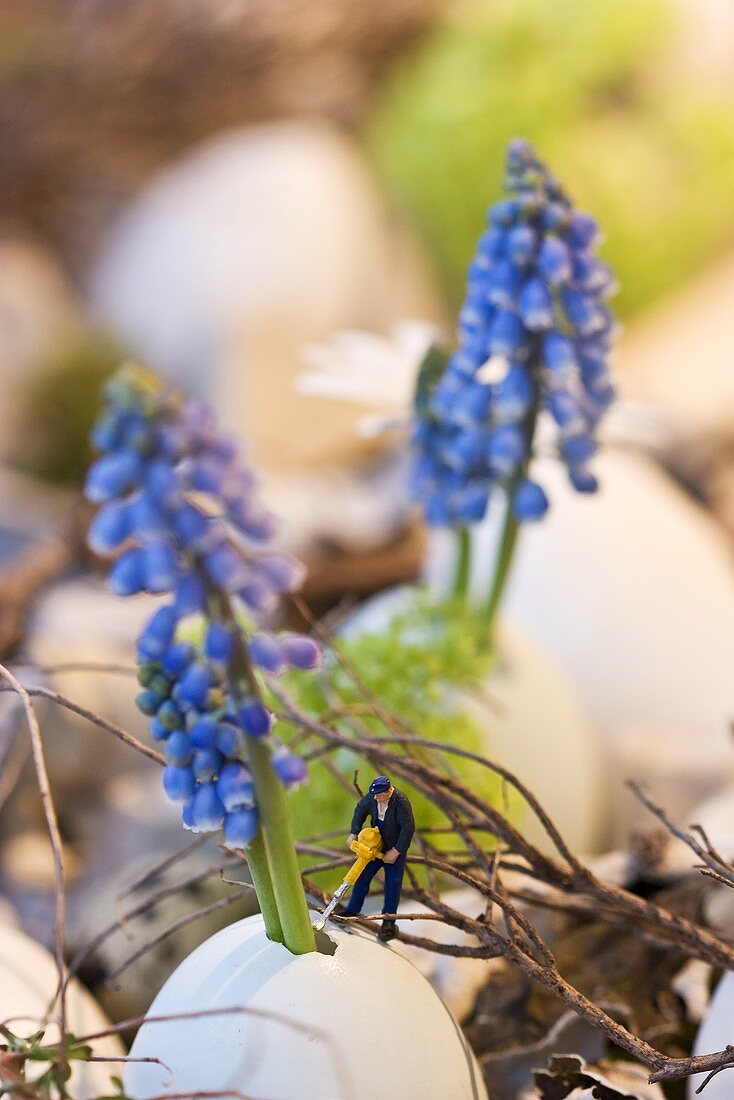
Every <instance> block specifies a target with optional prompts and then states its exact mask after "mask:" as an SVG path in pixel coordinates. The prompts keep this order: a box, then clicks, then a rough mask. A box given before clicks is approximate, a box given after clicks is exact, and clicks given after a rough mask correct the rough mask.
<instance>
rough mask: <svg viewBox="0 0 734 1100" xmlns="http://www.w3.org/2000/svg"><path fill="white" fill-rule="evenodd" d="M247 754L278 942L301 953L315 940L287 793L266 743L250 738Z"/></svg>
mask: <svg viewBox="0 0 734 1100" xmlns="http://www.w3.org/2000/svg"><path fill="white" fill-rule="evenodd" d="M249 757H250V770H251V772H252V778H253V781H254V784H255V792H256V795H257V807H258V812H259V814H260V822H261V832H262V835H263V839H264V841H265V849H266V851H267V857H268V863H269V865H270V868H271V871H272V885H273V891H274V900H275V903H276V905H277V909H278V916H279V918H280V924H281V927H282V930H283V940H282V942H283V943H284V944H285V946H286V947H287V948H288V950H289V951H291V952H292V953H293V954H294V955H305V954H307V953H308V952H309V951H315V950H316V940H315V938H314V931H313V928H312V927H311V919H310V917H309V914H308V906H307V904H306V895H305V894H304V892H303V885H302V883H301V869H300V867H299V866H298V857H297V855H296V842H295V837H294V835H293V826H292V825H291V817H290V808H289V806H288V800H287V796H286V793H285V791H284V790H283V785H282V783H281V782H280V780H279V779H278V776H277V775H276V774H275V770H274V768H273V765H272V764H271V763H270V749H269V748H268V746H267V745H266V744H263V743H262V742H260V741H255V740H253V741H252V742H251V744H250V747H249Z"/></svg>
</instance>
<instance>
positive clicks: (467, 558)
mask: <svg viewBox="0 0 734 1100" xmlns="http://www.w3.org/2000/svg"><path fill="white" fill-rule="evenodd" d="M454 534H455V535H456V541H457V543H458V554H457V560H456V572H455V574H454V583H453V587H452V590H451V595H452V596H453V597H454V598H456V599H460V600H462V601H465V600H466V598H467V596H468V594H469V581H470V579H471V529H470V528H469V527H457V528H455V530H454Z"/></svg>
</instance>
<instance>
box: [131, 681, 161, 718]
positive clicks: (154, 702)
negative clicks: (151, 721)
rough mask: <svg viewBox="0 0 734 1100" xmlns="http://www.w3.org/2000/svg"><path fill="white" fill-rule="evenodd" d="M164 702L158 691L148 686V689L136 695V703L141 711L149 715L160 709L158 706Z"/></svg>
mask: <svg viewBox="0 0 734 1100" xmlns="http://www.w3.org/2000/svg"><path fill="white" fill-rule="evenodd" d="M161 703H163V699H162V698H161V696H160V695H159V694H158V692H157V691H151V689H150V688H147V690H146V691H141V692H140V693H139V694H138V695H137V696H136V697H135V705H136V707H137V708H138V710H139V711H141V712H142V713H143V714H147V715H148V716H149V717H150V716H151V715H153V714H155V712H156V711H157V710H158V707H159V706H160V705H161Z"/></svg>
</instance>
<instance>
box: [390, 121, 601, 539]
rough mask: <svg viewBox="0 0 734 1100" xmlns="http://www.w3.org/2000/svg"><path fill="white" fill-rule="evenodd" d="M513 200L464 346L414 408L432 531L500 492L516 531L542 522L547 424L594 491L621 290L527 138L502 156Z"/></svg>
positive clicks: (476, 264) (466, 316)
mask: <svg viewBox="0 0 734 1100" xmlns="http://www.w3.org/2000/svg"><path fill="white" fill-rule="evenodd" d="M505 191H506V195H507V197H506V198H504V199H502V200H501V201H499V202H496V203H495V204H494V205H493V206H492V207H491V209H490V211H489V228H488V229H487V230H486V231H485V232H484V233H483V235H482V236H481V238H480V240H479V246H478V249H477V254H476V256H475V257H474V260H473V261H472V263H471V265H470V267H469V272H468V285H467V294H466V299H465V301H464V305H463V307H462V309H461V312H460V314H459V325H458V346H457V348H456V350H455V351H454V352H453V353H452V354H451V355H450V356H449V357H448V359H447V360H446V363H445V367H444V370H443V373H442V374H441V376H440V378H439V379H438V381H437V382H436V384H435V385H434V386H433V387H432V390H431V392H430V394H429V395H428V397H427V399H424V400H422V401H420V402H417V403H416V415H415V421H414V429H413V449H414V462H413V470H412V484H411V489H412V495H413V496H414V497H415V499H417V500H419V501H420V502H421V503H422V505H423V508H424V512H425V516H426V519H427V521H428V523H429V524H431V525H434V526H440V527H445V526H453V527H463V526H466V525H468V524H472V523H475V522H477V521H478V520H481V519H482V518H483V517H484V515H485V513H486V510H487V505H488V502H489V497H490V493H491V491H492V489H493V488H495V487H497V486H499V487H502V488H504V489H505V490H506V492H507V493H508V496H509V498H510V504H511V509H512V513H513V516H514V520H515V521H516V522H525V521H530V520H537V519H540V518H541V517H542V516H543V515H544V513H545V511H546V510H547V508H548V499H547V497H546V494H545V491H544V490H543V488H542V486H541V485H539V484H538V483H537V482H536V481H535V480H533V478H532V460H533V457H534V445H535V442H536V429H537V428H538V426H539V420H540V419H541V418H543V419H544V420H545V421H547V422H549V423H550V424H552V425H553V429H554V436H555V441H556V451H557V453H558V455H559V456H560V458H561V460H562V461H563V462H564V463H565V465H566V468H567V470H568V475H569V479H570V481H571V484H572V485H573V486H574V488H575V489H576V490H577V491H578V492H584V493H588V492H594V491H595V489H596V488H597V482H596V479H595V477H594V475H593V474H592V473H591V471H590V470H589V461H590V459H591V458H592V457H593V455H594V453H595V451H596V449H597V442H596V434H597V427H598V424H599V421H600V420H601V418H602V416H603V415H604V413H605V411H606V409H607V408H608V407H609V405H610V404H611V402H612V401H613V400H614V396H615V394H614V388H613V386H612V384H611V381H610V374H609V368H608V356H609V351H610V347H611V341H612V332H613V318H612V315H611V313H610V311H609V309H608V307H607V305H606V298H607V297H608V296H609V294H610V293H612V291H613V290H614V288H615V287H614V280H613V278H612V275H611V273H610V271H609V269H608V268H607V267H606V265H605V264H604V263H602V261H601V260H599V259H598V258H597V257H596V256H595V254H594V247H595V244H596V242H597V239H598V228H597V225H596V223H595V222H594V220H593V219H592V218H591V217H589V215H587V214H583V213H581V212H579V211H577V210H575V209H574V207H573V205H572V204H571V202H570V200H569V199H568V197H567V196H566V194H565V192H564V191H563V189H562V187H561V186H560V184H559V183H558V182H557V180H556V179H555V178H554V177H553V176H552V175H551V173H550V172H549V171H548V169H547V168H546V167H545V165H544V164H543V163H542V162H541V161H540V160H539V158H538V157H537V155H536V154H535V152H534V150H533V149H532V147H531V146H530V145H529V144H528V143H527V142H526V141H521V140H516V141H512V142H511V143H510V145H509V147H508V151H507V165H506V176H505Z"/></svg>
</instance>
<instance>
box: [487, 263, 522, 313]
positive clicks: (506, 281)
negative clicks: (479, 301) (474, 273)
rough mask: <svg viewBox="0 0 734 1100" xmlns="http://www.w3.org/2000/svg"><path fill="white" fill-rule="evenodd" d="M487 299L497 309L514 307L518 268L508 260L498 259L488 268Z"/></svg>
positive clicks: (518, 277)
mask: <svg viewBox="0 0 734 1100" xmlns="http://www.w3.org/2000/svg"><path fill="white" fill-rule="evenodd" d="M486 287H487V299H488V300H489V301H490V302H491V303H492V305H493V306H497V307H498V308H499V309H514V308H515V302H516V301H517V295H518V293H519V290H520V269H519V268H518V267H517V265H516V264H514V263H512V262H511V261H510V260H499V261H498V262H497V263H496V264H495V265H494V266H493V267H492V269H491V270H490V272H489V274H488V277H487V281H486Z"/></svg>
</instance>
